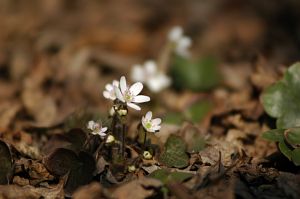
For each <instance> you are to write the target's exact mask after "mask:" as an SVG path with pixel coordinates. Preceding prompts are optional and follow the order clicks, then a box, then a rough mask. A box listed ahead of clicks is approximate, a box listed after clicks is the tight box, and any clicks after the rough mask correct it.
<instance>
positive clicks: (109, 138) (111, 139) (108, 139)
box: [106, 135, 115, 144]
mask: <svg viewBox="0 0 300 199" xmlns="http://www.w3.org/2000/svg"><path fill="white" fill-rule="evenodd" d="M114 141H115V137H114V136H113V135H108V136H107V138H106V143H107V144H110V143H113V142H114Z"/></svg>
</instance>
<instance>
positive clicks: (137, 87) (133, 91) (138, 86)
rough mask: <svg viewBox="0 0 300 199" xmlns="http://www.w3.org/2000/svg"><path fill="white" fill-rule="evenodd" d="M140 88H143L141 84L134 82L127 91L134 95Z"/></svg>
mask: <svg viewBox="0 0 300 199" xmlns="http://www.w3.org/2000/svg"><path fill="white" fill-rule="evenodd" d="M142 90H143V84H142V83H141V82H136V83H134V84H133V85H132V86H131V87H130V88H129V91H130V92H131V93H132V95H134V96H136V95H138V94H139V93H140V92H141V91H142Z"/></svg>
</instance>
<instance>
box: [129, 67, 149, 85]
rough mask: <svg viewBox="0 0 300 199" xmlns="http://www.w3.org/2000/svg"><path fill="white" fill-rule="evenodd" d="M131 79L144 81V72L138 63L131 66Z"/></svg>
mask: <svg viewBox="0 0 300 199" xmlns="http://www.w3.org/2000/svg"><path fill="white" fill-rule="evenodd" d="M131 79H132V80H133V81H137V82H145V80H146V78H145V72H144V70H143V68H142V67H141V66H140V65H135V66H133V68H132V70H131Z"/></svg>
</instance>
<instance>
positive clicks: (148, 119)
mask: <svg viewBox="0 0 300 199" xmlns="http://www.w3.org/2000/svg"><path fill="white" fill-rule="evenodd" d="M160 123H161V119H160V118H155V119H152V112H151V111H148V112H147V113H146V115H145V117H143V118H142V125H143V127H144V129H145V130H146V131H147V132H151V133H155V132H157V131H159V130H160V128H161V126H160Z"/></svg>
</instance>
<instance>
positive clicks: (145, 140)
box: [143, 129, 147, 150]
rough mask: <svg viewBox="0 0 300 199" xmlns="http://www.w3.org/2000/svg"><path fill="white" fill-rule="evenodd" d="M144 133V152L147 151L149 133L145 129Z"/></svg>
mask: <svg viewBox="0 0 300 199" xmlns="http://www.w3.org/2000/svg"><path fill="white" fill-rule="evenodd" d="M144 133H145V135H144V146H143V147H144V150H145V149H146V142H147V131H145V129H144Z"/></svg>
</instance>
